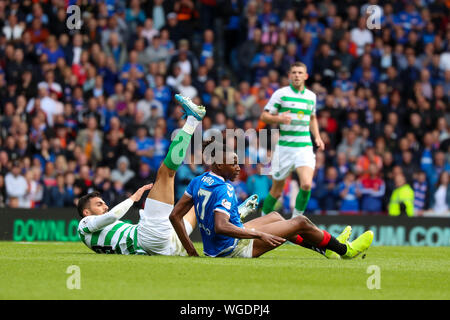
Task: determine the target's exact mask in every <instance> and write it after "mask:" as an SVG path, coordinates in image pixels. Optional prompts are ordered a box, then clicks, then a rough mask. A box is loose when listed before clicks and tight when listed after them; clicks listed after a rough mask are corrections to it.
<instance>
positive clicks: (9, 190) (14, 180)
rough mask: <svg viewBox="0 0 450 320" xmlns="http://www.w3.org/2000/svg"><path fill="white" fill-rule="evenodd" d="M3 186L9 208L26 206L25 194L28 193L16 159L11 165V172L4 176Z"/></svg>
mask: <svg viewBox="0 0 450 320" xmlns="http://www.w3.org/2000/svg"><path fill="white" fill-rule="evenodd" d="M5 188H6V197H7V203H8V206H9V207H11V208H28V207H29V206H28V201H27V199H26V195H27V193H28V184H27V180H26V179H25V177H24V176H23V175H22V174H21V167H20V163H19V162H18V161H15V162H14V163H13V165H12V169H11V172H8V173H7V174H6V176H5Z"/></svg>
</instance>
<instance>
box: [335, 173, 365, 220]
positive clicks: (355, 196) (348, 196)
mask: <svg viewBox="0 0 450 320" xmlns="http://www.w3.org/2000/svg"><path fill="white" fill-rule="evenodd" d="M337 189H338V192H339V197H340V198H341V204H340V206H339V211H340V212H345V213H356V212H358V211H359V197H360V196H361V193H360V190H359V188H358V184H357V183H356V180H355V174H354V173H353V172H351V171H348V172H347V173H346V174H345V176H344V180H343V181H342V182H340V183H339V185H338V187H337Z"/></svg>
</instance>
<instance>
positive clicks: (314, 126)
mask: <svg viewBox="0 0 450 320" xmlns="http://www.w3.org/2000/svg"><path fill="white" fill-rule="evenodd" d="M309 128H310V130H311V133H312V134H313V136H314V142H315V143H316V146H317V148H319V150H322V151H323V150H325V143H323V141H322V138H321V137H320V131H319V123H318V121H317V116H316V115H311V118H310V122H309Z"/></svg>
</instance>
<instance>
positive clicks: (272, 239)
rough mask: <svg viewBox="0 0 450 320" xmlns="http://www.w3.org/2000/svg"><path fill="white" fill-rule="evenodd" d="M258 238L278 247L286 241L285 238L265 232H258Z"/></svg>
mask: <svg viewBox="0 0 450 320" xmlns="http://www.w3.org/2000/svg"><path fill="white" fill-rule="evenodd" d="M259 239H260V240H262V241H264V242H265V243H268V244H270V245H271V246H272V247H278V246H279V245H282V244H283V243H284V242H286V239H284V238H281V237H279V236H275V235H273V234H270V233H265V232H260V233H259Z"/></svg>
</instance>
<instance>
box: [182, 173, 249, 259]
mask: <svg viewBox="0 0 450 320" xmlns="http://www.w3.org/2000/svg"><path fill="white" fill-rule="evenodd" d="M185 194H186V195H187V196H189V197H191V198H192V200H193V202H194V208H195V215H196V217H197V222H198V226H199V228H200V233H201V236H202V241H203V252H204V253H205V255H207V256H210V257H218V256H226V255H228V254H230V253H231V252H232V251H233V249H234V248H235V247H236V245H237V243H238V240H239V239H236V238H232V237H228V236H225V235H221V234H216V232H215V231H214V229H215V228H214V225H215V223H214V213H215V211H220V212H223V213H225V214H227V215H229V216H230V220H229V221H230V223H232V224H233V225H235V226H237V227H240V228H243V227H244V226H243V224H242V222H241V217H240V215H239V211H238V200H237V197H236V193H235V191H234V187H233V186H232V185H231V184H230V183H228V182H226V181H225V180H224V179H223V178H222V177H220V176H218V175H216V174H214V173H212V172H205V173H204V174H202V175H200V176H198V177H196V178H194V179H193V180H192V181H191V183H189V185H188V187H187V188H186V191H185Z"/></svg>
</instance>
